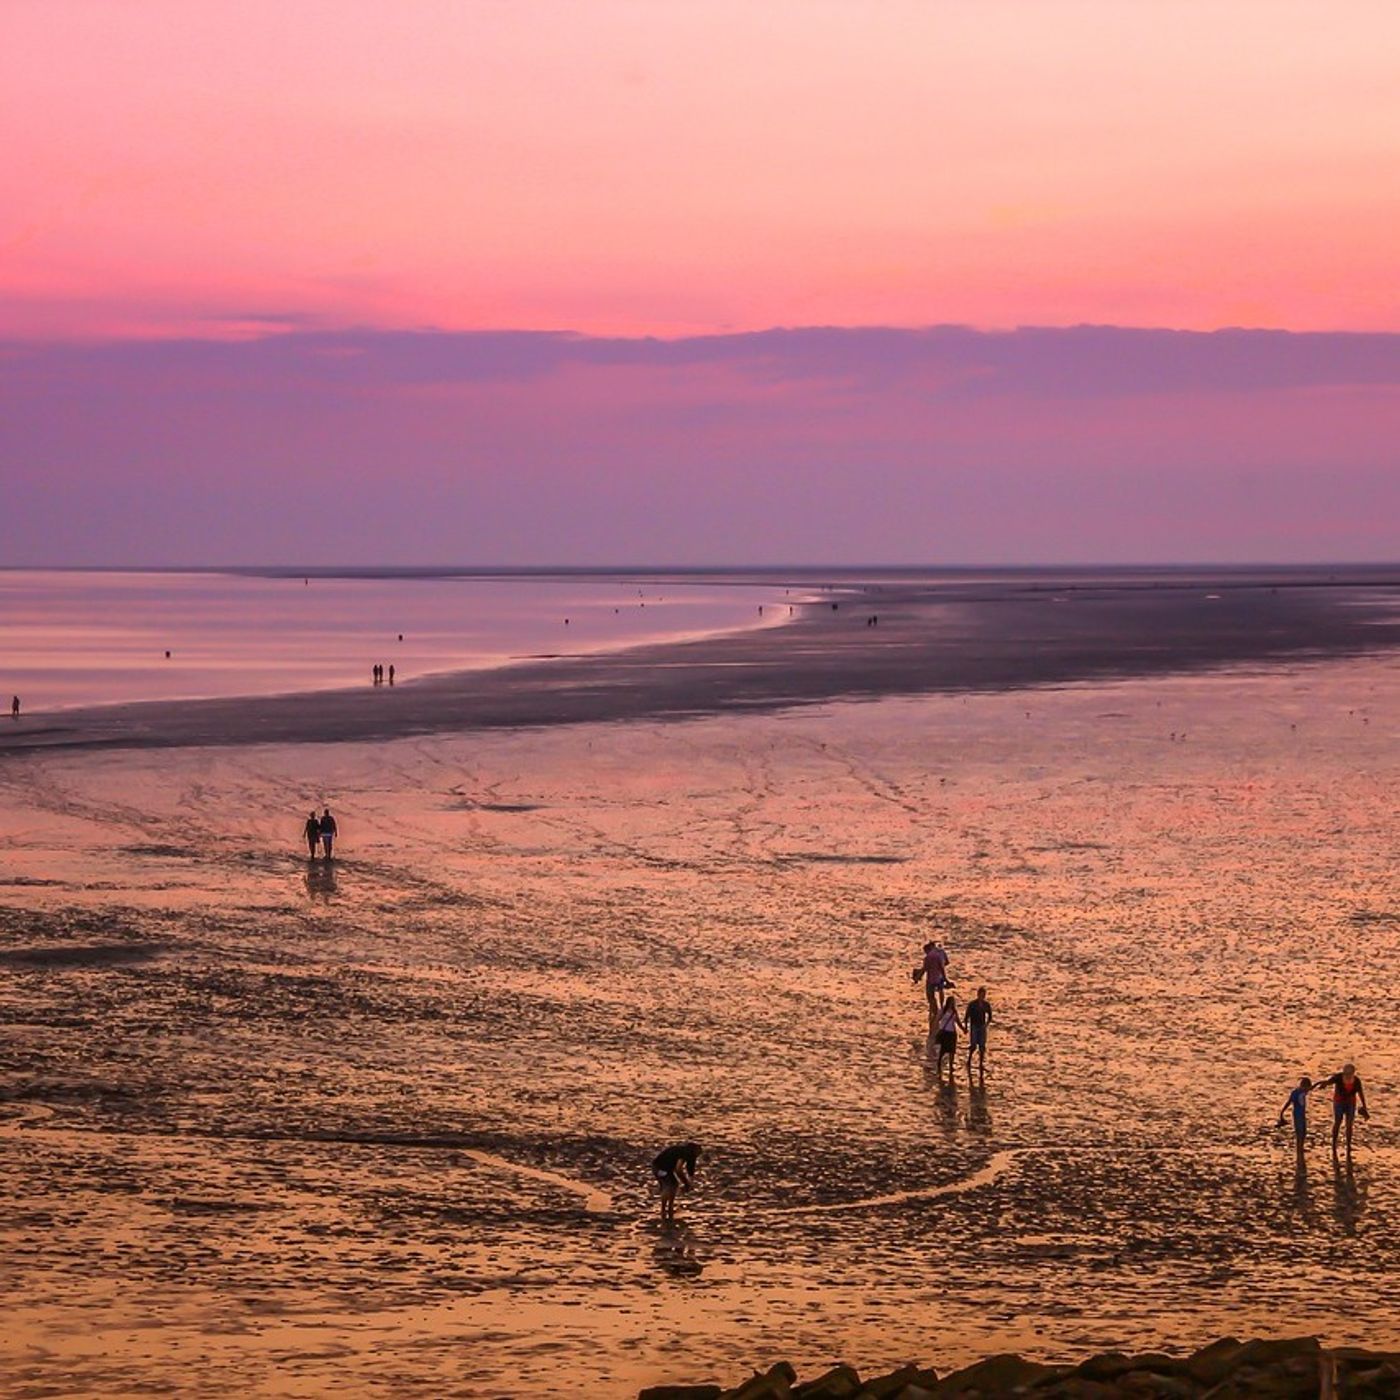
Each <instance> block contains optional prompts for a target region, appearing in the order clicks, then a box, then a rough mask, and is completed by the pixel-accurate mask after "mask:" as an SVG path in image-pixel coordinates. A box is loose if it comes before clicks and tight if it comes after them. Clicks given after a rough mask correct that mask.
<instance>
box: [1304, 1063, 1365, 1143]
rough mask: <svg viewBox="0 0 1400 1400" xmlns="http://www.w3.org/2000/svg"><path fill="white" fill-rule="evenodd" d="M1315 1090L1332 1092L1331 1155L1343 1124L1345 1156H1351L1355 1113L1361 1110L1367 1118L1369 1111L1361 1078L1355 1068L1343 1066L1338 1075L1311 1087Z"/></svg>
mask: <svg viewBox="0 0 1400 1400" xmlns="http://www.w3.org/2000/svg"><path fill="white" fill-rule="evenodd" d="M1313 1087H1314V1088H1315V1089H1321V1088H1324V1087H1330V1088H1331V1090H1332V1155H1333V1156H1336V1154H1337V1136H1338V1134H1339V1133H1340V1132H1341V1130H1342V1124H1343V1122H1345V1123H1346V1125H1347V1156H1348V1157H1350V1156H1351V1130H1352V1125H1353V1123H1354V1122H1355V1121H1356V1111H1357V1109H1358V1108H1359V1109H1360V1110H1361V1116H1362V1117H1363V1118H1369V1117H1370V1116H1371V1111H1370V1110H1369V1109H1368V1108H1367V1107H1366V1090H1365V1089H1364V1088H1362V1085H1361V1076H1360V1075H1359V1074H1357V1072H1356V1066H1355V1065H1353V1064H1345V1065H1343V1066H1342V1071H1341V1073H1340V1074H1331V1075H1328V1077H1327V1078H1326V1079H1323V1080H1321V1081H1320V1082H1319V1083H1317V1084H1315V1085H1314V1086H1313Z"/></svg>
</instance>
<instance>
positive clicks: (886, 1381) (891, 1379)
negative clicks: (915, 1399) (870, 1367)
mask: <svg viewBox="0 0 1400 1400" xmlns="http://www.w3.org/2000/svg"><path fill="white" fill-rule="evenodd" d="M928 1375H929V1373H928V1372H927V1371H920V1370H919V1368H918V1367H917V1366H914V1365H909V1366H901V1367H900V1368H899V1370H897V1371H891V1372H890V1373H889V1374H888V1375H886V1376H876V1377H875V1379H874V1380H869V1381H866V1383H865V1384H864V1385H863V1386H862V1387H861V1391H860V1394H861V1400H866V1397H869V1400H890V1397H891V1396H894V1395H898V1394H899V1392H900V1391H901V1390H903V1389H904V1388H905V1387H906V1386H911V1385H915V1384H917V1383H918V1381H919V1379H920V1377H925V1378H927V1377H928ZM934 1379H936V1377H935V1378H934Z"/></svg>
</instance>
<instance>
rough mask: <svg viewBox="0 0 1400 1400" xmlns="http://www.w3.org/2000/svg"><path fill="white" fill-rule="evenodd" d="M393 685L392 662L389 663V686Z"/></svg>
mask: <svg viewBox="0 0 1400 1400" xmlns="http://www.w3.org/2000/svg"><path fill="white" fill-rule="evenodd" d="M393 683H394V664H393V662H390V663H389V684H390V685H393Z"/></svg>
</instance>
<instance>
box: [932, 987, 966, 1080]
mask: <svg viewBox="0 0 1400 1400" xmlns="http://www.w3.org/2000/svg"><path fill="white" fill-rule="evenodd" d="M964 1029H966V1028H965V1026H964V1025H963V1021H962V1018H961V1017H960V1016H959V1015H958V1003H957V1001H956V999H955V998H954V996H953V994H952V992H949V993H948V995H947V996H946V997H944V998H943V1009H942V1010H941V1011H939V1013H938V1030H937V1041H938V1076H939V1078H940V1079H941V1078H942V1077H943V1061H944V1060H945V1059H946V1060H947V1061H948V1078H949V1079H950V1080H951V1079H952V1077H953V1065H954V1063H955V1062H956V1060H957V1054H958V1032H959V1031H960V1030H964Z"/></svg>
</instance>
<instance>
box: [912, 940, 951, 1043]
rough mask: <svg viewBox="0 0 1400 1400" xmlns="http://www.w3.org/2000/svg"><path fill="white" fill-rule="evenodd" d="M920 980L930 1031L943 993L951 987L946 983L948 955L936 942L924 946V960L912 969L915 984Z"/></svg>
mask: <svg viewBox="0 0 1400 1400" xmlns="http://www.w3.org/2000/svg"><path fill="white" fill-rule="evenodd" d="M920 980H922V981H923V984H924V993H925V995H926V996H927V997H928V1028H929V1030H931V1031H932V1030H934V1029H936V1027H937V1024H938V1013H939V1011H940V1010H941V1009H942V1007H943V993H944V992H945V991H947V989H948V987H949V986H951V985H952V984H951V983H950V982H949V981H948V954H947V953H946V952H945V951H944V950H943V948H942V947H941V946H940V945H939V944H938V943H937V942H930V943H925V944H924V960H923V962H921V963H920V964H919V966H918V967H916V968H915V969H914V981H915V983H916V984H917V983H918V982H919V981H920Z"/></svg>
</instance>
